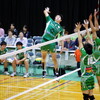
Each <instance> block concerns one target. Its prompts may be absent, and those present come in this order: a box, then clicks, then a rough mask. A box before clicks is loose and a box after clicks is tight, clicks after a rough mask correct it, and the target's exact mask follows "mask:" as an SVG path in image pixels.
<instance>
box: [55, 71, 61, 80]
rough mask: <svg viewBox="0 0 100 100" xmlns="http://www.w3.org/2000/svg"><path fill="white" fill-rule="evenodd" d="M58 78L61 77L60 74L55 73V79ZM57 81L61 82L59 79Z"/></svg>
mask: <svg viewBox="0 0 100 100" xmlns="http://www.w3.org/2000/svg"><path fill="white" fill-rule="evenodd" d="M57 77H59V73H55V78H57ZM56 81H57V82H59V81H60V79H57V80H56Z"/></svg>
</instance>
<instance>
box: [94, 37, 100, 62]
mask: <svg viewBox="0 0 100 100" xmlns="http://www.w3.org/2000/svg"><path fill="white" fill-rule="evenodd" d="M94 56H95V59H96V60H97V59H99V58H100V39H99V38H98V37H97V38H96V39H95V41H94ZM99 61H100V59H99Z"/></svg>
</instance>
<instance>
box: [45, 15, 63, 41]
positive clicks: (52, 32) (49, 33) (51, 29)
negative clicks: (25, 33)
mask: <svg viewBox="0 0 100 100" xmlns="http://www.w3.org/2000/svg"><path fill="white" fill-rule="evenodd" d="M58 34H61V35H63V28H62V27H61V25H60V24H58V23H56V22H55V21H54V20H53V19H52V18H51V17H50V16H47V17H46V28H45V31H44V34H43V38H45V39H46V40H53V39H55V38H56V37H57V35H58Z"/></svg>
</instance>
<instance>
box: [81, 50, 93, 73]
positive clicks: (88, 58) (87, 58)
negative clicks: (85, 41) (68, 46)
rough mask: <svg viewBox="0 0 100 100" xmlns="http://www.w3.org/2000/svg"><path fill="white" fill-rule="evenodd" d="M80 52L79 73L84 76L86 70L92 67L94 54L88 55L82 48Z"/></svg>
mask: <svg viewBox="0 0 100 100" xmlns="http://www.w3.org/2000/svg"><path fill="white" fill-rule="evenodd" d="M80 51H81V72H82V74H84V73H85V72H86V68H89V67H92V68H93V67H94V66H93V61H94V54H91V55H88V54H87V53H86V51H85V49H84V48H81V49H80Z"/></svg>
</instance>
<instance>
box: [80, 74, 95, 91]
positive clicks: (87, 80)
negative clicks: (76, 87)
mask: <svg viewBox="0 0 100 100" xmlns="http://www.w3.org/2000/svg"><path fill="white" fill-rule="evenodd" d="M94 83H95V82H94V75H86V74H84V75H83V76H82V77H81V90H82V91H85V90H91V89H93V88H94Z"/></svg>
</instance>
